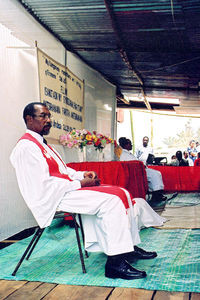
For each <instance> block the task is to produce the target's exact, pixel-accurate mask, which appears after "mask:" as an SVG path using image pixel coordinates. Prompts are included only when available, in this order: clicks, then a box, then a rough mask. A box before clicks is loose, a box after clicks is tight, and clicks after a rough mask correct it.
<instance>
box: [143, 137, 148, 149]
mask: <svg viewBox="0 0 200 300" xmlns="http://www.w3.org/2000/svg"><path fill="white" fill-rule="evenodd" d="M148 142H149V139H148V138H143V146H144V147H147V145H148Z"/></svg>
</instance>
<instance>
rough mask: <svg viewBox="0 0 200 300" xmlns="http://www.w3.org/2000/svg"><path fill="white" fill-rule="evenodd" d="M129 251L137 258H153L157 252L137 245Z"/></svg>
mask: <svg viewBox="0 0 200 300" xmlns="http://www.w3.org/2000/svg"><path fill="white" fill-rule="evenodd" d="M131 253H132V256H133V257H134V258H137V259H151V258H155V257H156V256H157V253H156V252H155V251H153V252H150V251H149V252H148V251H145V250H144V249H142V248H139V247H137V246H134V251H133V252H131Z"/></svg>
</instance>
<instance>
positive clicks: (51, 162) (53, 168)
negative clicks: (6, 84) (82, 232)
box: [19, 133, 135, 209]
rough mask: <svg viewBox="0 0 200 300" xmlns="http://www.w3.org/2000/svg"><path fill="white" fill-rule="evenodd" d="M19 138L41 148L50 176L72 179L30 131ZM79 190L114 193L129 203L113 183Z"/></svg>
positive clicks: (127, 205) (126, 206) (126, 205)
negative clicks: (61, 171)
mask: <svg viewBox="0 0 200 300" xmlns="http://www.w3.org/2000/svg"><path fill="white" fill-rule="evenodd" d="M20 140H29V141H32V142H34V143H35V144H36V145H37V146H38V147H39V148H40V150H41V152H42V154H43V156H44V158H45V159H46V162H47V164H48V167H49V174H50V176H55V177H59V178H63V179H67V180H69V181H72V180H71V179H70V178H69V176H68V175H66V174H62V173H60V170H59V166H58V163H57V162H56V160H55V159H54V158H53V157H52V156H51V155H50V154H49V153H48V152H47V151H46V149H45V148H44V147H43V146H42V144H40V142H38V140H37V139H36V138H34V137H33V136H32V135H31V134H30V133H25V134H24V135H23V136H22V137H21V138H20V139H19V141H20ZM47 146H48V147H49V148H50V149H51V150H52V151H53V152H54V153H55V154H56V156H57V157H58V158H59V159H60V161H61V162H62V164H63V165H64V167H65V168H66V164H65V163H64V162H63V161H62V159H61V158H60V156H59V155H58V154H57V153H56V152H55V151H54V150H53V148H52V147H51V146H49V145H47ZM80 190H91V191H97V192H102V193H107V194H112V195H116V196H118V197H119V198H120V199H121V200H122V202H123V204H124V206H125V208H126V209H127V208H129V203H128V199H127V196H126V193H125V192H124V191H123V190H122V189H121V188H120V187H118V186H115V185H100V186H92V187H84V188H81V189H80ZM132 203H133V204H134V203H135V201H133V200H132Z"/></svg>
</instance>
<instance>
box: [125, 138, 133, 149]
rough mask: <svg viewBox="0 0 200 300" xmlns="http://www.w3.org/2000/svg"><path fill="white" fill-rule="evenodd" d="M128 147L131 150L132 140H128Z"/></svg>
mask: <svg viewBox="0 0 200 300" xmlns="http://www.w3.org/2000/svg"><path fill="white" fill-rule="evenodd" d="M126 149H127V150H129V151H130V150H132V143H131V141H130V140H128V141H127V144H126Z"/></svg>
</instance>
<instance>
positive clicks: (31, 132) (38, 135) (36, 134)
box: [26, 129, 43, 143]
mask: <svg viewBox="0 0 200 300" xmlns="http://www.w3.org/2000/svg"><path fill="white" fill-rule="evenodd" d="M26 132H27V133H30V134H31V135H32V136H33V137H34V138H36V139H37V140H38V142H40V143H43V137H42V136H41V135H40V134H39V133H37V132H35V131H32V130H30V129H26Z"/></svg>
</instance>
